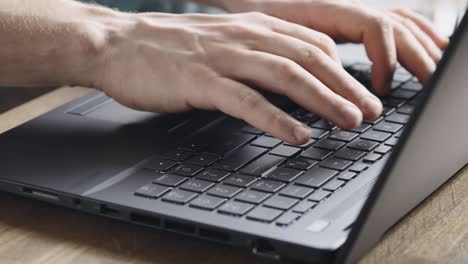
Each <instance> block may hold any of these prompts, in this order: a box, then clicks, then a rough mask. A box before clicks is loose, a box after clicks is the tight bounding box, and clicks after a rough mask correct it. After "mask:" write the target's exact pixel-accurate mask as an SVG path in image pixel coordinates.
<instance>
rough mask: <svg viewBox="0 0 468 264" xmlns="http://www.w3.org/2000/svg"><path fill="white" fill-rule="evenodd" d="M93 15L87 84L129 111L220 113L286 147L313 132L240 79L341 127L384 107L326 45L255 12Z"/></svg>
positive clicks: (327, 40)
mask: <svg viewBox="0 0 468 264" xmlns="http://www.w3.org/2000/svg"><path fill="white" fill-rule="evenodd" d="M100 21H101V22H99V24H98V25H99V26H96V25H94V27H93V30H94V32H100V34H97V35H99V36H100V37H99V39H102V44H101V47H100V48H99V49H98V50H100V51H101V52H100V53H99V55H97V56H96V59H95V60H93V62H94V63H92V65H96V66H95V70H94V71H93V72H94V74H93V75H92V76H90V77H91V78H92V80H91V81H90V83H92V85H93V86H95V87H99V88H101V89H102V90H104V91H105V92H106V93H107V94H108V95H110V96H111V97H113V98H114V99H115V100H117V101H118V102H120V103H122V104H124V105H127V106H129V107H132V108H136V109H141V110H146V111H157V112H178V111H185V110H190V109H193V108H199V109H209V110H220V111H222V112H225V113H227V114H229V115H231V116H234V117H237V118H240V119H243V120H245V121H246V122H248V123H249V124H251V125H253V126H255V127H257V128H259V129H261V130H263V131H266V132H268V133H270V134H271V135H273V136H275V137H277V138H280V139H282V140H284V141H286V142H289V143H292V144H302V143H305V142H306V141H307V140H308V139H309V138H310V130H309V129H308V128H307V127H306V126H305V125H303V124H301V123H300V122H298V121H297V120H295V119H293V118H292V117H291V116H289V115H288V114H287V113H285V112H283V111H282V110H280V109H279V108H277V107H275V106H274V105H272V104H270V103H269V102H268V101H267V100H266V99H265V98H264V97H263V96H262V95H260V93H258V92H257V91H255V90H254V89H253V88H252V87H249V86H248V85H246V84H245V83H250V84H254V85H256V86H260V87H262V88H263V89H266V90H269V91H272V92H275V93H279V94H283V95H285V96H287V97H289V98H291V99H292V100H293V101H295V102H296V103H298V104H299V105H301V106H302V107H304V108H305V109H307V110H309V111H311V112H314V113H317V114H319V115H321V116H322V117H324V118H325V119H327V120H329V121H331V122H333V123H335V124H337V125H339V126H341V127H344V128H352V127H355V126H358V125H359V124H360V122H361V121H362V119H363V116H364V117H365V118H368V119H374V118H377V117H378V116H379V115H380V113H381V111H382V105H381V103H380V101H379V100H378V98H377V97H375V96H374V95H372V94H371V93H370V92H369V91H368V90H367V89H366V88H365V87H363V86H362V85H361V84H360V83H359V82H357V81H356V80H355V79H354V78H353V77H351V76H350V75H349V74H348V73H347V72H346V71H345V70H344V69H343V67H341V66H340V62H339V58H338V56H337V52H336V49H335V45H334V43H333V41H332V40H331V39H330V38H329V37H327V36H326V35H324V34H322V33H319V32H317V31H314V30H312V29H308V28H306V27H303V26H300V25H297V24H294V23H289V22H286V21H283V20H280V19H277V18H274V17H270V16H267V15H264V14H261V13H244V14H233V15H201V14H187V15H171V14H158V13H144V14H124V13H116V14H114V15H113V16H106V18H102V19H101V20H100ZM103 21H104V22H103ZM96 62H97V63H96Z"/></svg>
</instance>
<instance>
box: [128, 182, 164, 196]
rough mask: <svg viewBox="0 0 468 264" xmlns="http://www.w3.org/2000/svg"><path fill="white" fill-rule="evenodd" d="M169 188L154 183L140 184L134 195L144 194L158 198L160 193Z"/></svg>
mask: <svg viewBox="0 0 468 264" xmlns="http://www.w3.org/2000/svg"><path fill="white" fill-rule="evenodd" d="M170 189H171V188H168V187H165V186H161V185H156V184H146V185H144V186H141V187H140V188H138V190H136V192H135V195H138V196H144V197H148V198H159V197H160V196H161V195H163V194H164V193H166V192H167V191H169V190H170Z"/></svg>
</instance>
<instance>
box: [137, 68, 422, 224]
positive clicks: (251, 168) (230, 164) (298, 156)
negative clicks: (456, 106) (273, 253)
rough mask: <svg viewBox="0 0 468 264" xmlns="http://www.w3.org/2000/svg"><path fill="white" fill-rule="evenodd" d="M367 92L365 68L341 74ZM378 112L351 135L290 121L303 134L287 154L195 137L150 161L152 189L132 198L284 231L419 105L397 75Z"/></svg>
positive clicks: (258, 135)
mask: <svg viewBox="0 0 468 264" xmlns="http://www.w3.org/2000/svg"><path fill="white" fill-rule="evenodd" d="M347 70H348V72H349V73H350V74H351V75H353V76H354V77H355V78H356V79H357V80H359V81H360V82H361V83H363V84H364V85H365V86H366V87H370V66H369V65H365V64H357V65H353V66H351V67H350V68H348V69H347ZM392 88H393V90H392V92H391V95H390V96H389V97H386V98H383V99H382V102H383V104H384V111H383V114H382V116H381V117H380V118H379V119H377V120H375V121H364V122H363V124H362V125H361V126H359V127H357V128H354V129H351V130H343V129H340V128H337V127H336V126H334V125H333V124H331V123H329V122H327V121H326V120H324V119H321V118H320V117H318V116H317V115H315V114H314V113H310V112H307V111H305V110H303V109H296V110H295V111H293V112H292V113H291V114H292V116H294V117H295V118H297V119H298V120H300V121H302V122H304V123H305V124H307V125H308V126H310V128H311V132H312V138H311V139H310V140H309V142H307V143H305V144H303V145H300V146H293V145H289V144H286V143H283V142H282V141H281V140H279V139H276V138H274V137H271V136H269V135H267V134H265V133H263V132H262V131H260V130H258V129H256V128H254V127H252V126H249V125H246V126H245V127H243V128H242V129H240V131H237V132H235V133H234V134H232V135H228V136H227V137H225V138H210V137H206V136H205V137H195V138H194V139H193V140H191V141H189V142H186V143H185V144H182V145H180V146H179V147H178V148H177V149H175V150H173V151H171V152H168V153H165V154H164V155H162V156H160V157H156V158H153V159H152V160H150V161H149V162H147V163H146V164H144V166H143V168H142V169H140V170H139V171H137V172H136V173H139V174H146V175H150V176H151V178H152V179H153V181H152V182H149V183H147V184H146V185H144V186H141V187H140V188H139V189H138V190H136V191H135V195H137V196H139V197H143V198H146V199H160V200H161V201H163V202H167V203H172V204H174V205H175V206H188V207H191V208H193V209H195V210H205V211H207V212H216V213H219V214H224V215H228V216H231V217H237V218H243V219H245V220H246V221H257V222H261V223H264V224H271V225H276V226H278V227H283V228H284V227H287V226H290V225H291V224H293V223H294V222H295V221H297V220H298V219H299V218H300V217H302V216H303V215H304V214H307V213H308V212H310V211H311V210H313V209H314V207H316V206H317V204H319V203H322V202H323V201H325V200H326V199H327V198H328V197H330V196H332V195H334V194H335V193H336V192H337V191H338V190H339V189H340V188H343V187H344V186H345V185H346V184H347V183H349V182H350V181H352V180H353V179H355V178H356V177H359V175H360V174H361V173H362V172H364V171H365V170H367V169H368V168H369V167H370V166H372V165H373V164H374V163H376V162H377V161H379V160H380V159H382V157H383V156H384V155H388V154H389V153H390V152H391V151H392V148H393V147H394V146H395V145H396V143H397V142H398V139H399V137H400V136H401V133H402V131H403V128H404V126H405V124H406V123H407V122H408V120H409V118H410V115H411V114H412V113H413V111H414V108H415V105H416V103H417V101H418V100H419V98H420V97H419V95H418V93H419V92H420V91H421V89H422V86H421V84H420V83H418V82H417V80H416V79H415V78H414V77H413V76H411V75H410V74H409V73H408V72H406V71H405V70H403V69H401V68H399V69H398V70H397V72H396V73H395V77H394V80H393V83H392Z"/></svg>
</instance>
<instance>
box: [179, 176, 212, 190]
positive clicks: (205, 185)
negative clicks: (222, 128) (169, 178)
mask: <svg viewBox="0 0 468 264" xmlns="http://www.w3.org/2000/svg"><path fill="white" fill-rule="evenodd" d="M211 186H213V183H211V182H208V181H202V180H197V179H191V180H189V181H186V182H184V183H183V184H182V185H181V186H180V188H181V189H184V190H187V191H192V192H199V193H201V192H204V191H206V190H208V189H209V188H210V187H211Z"/></svg>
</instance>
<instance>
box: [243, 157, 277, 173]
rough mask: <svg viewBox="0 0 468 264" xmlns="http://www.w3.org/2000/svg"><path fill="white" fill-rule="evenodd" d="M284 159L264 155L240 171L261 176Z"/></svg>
mask: <svg viewBox="0 0 468 264" xmlns="http://www.w3.org/2000/svg"><path fill="white" fill-rule="evenodd" d="M284 160H285V158H282V157H279V156H274V155H265V156H263V157H260V158H259V159H257V160H256V161H254V162H252V163H250V164H249V165H247V166H245V167H244V168H243V169H242V170H241V171H240V172H241V173H242V174H248V175H252V176H261V175H263V174H264V173H265V172H267V171H268V170H270V169H271V168H273V167H275V166H276V165H278V164H280V163H281V162H283V161H284Z"/></svg>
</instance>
